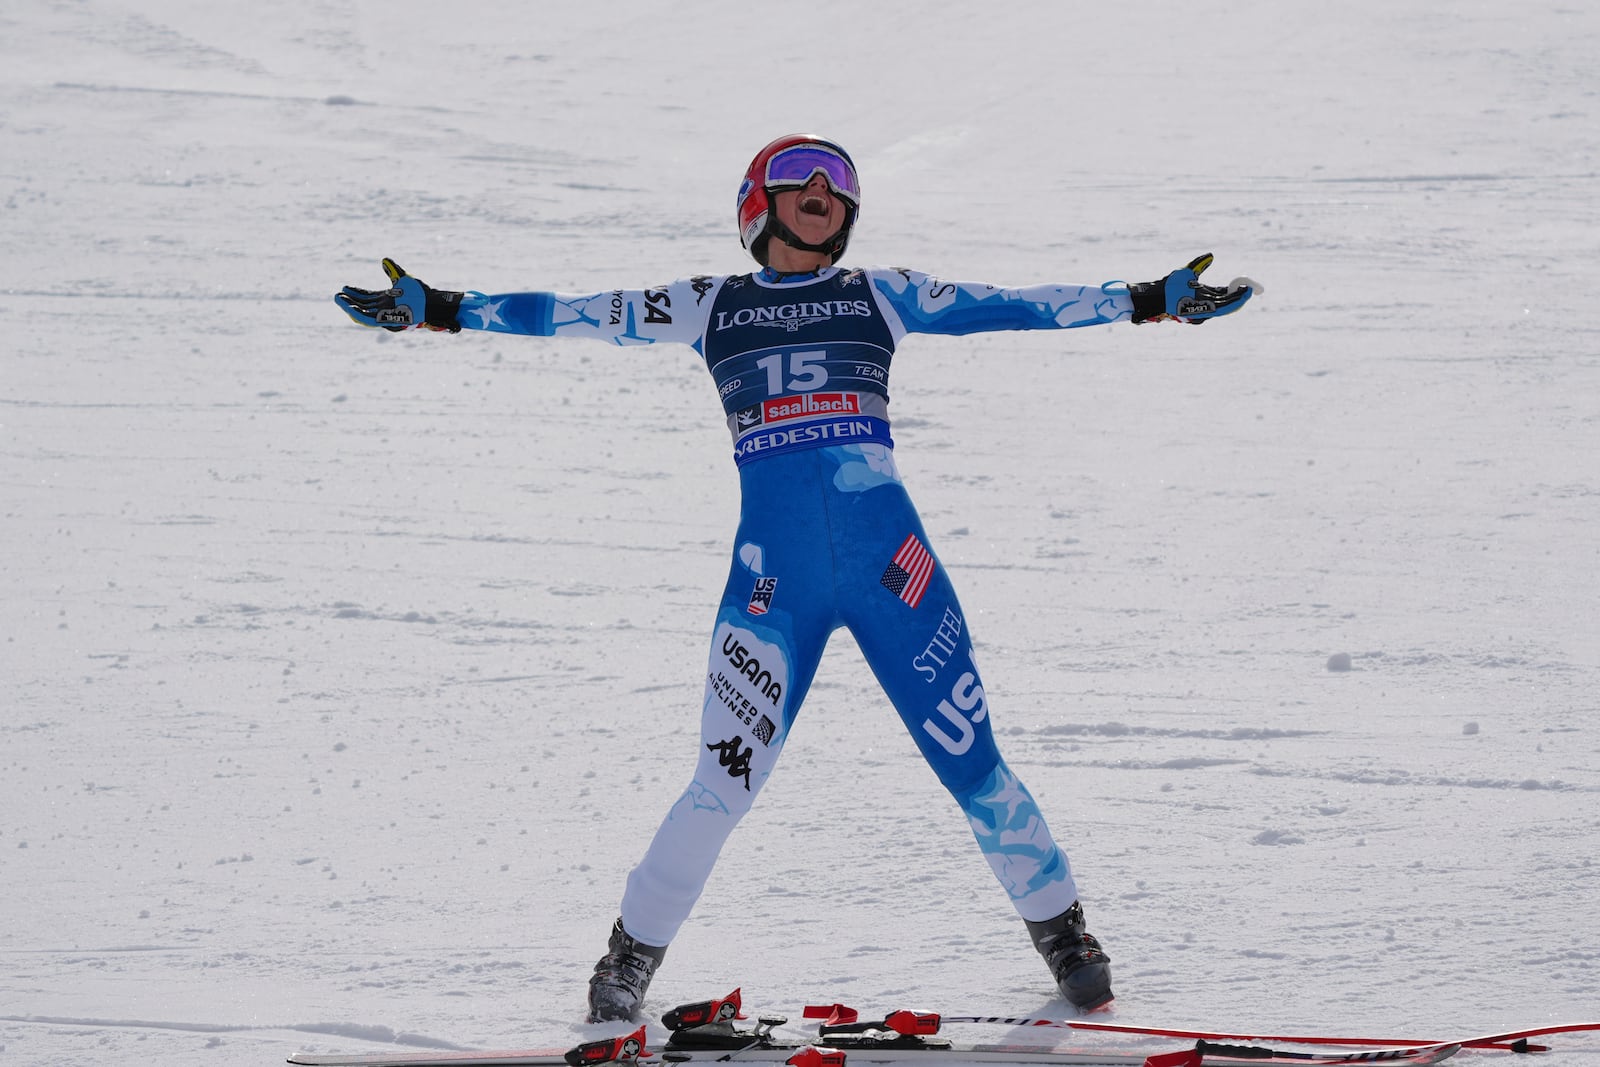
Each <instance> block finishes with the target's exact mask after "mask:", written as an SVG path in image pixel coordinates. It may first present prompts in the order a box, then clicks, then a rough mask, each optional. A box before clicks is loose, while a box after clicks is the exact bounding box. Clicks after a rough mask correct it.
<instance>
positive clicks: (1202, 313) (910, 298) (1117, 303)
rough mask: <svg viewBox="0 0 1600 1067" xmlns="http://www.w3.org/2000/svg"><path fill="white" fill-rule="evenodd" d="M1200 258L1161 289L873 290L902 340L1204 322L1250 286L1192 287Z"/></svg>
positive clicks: (911, 274)
mask: <svg viewBox="0 0 1600 1067" xmlns="http://www.w3.org/2000/svg"><path fill="white" fill-rule="evenodd" d="M1210 263H1211V256H1210V255H1209V254H1208V255H1205V256H1201V257H1199V258H1198V259H1195V260H1193V261H1192V262H1190V264H1189V265H1188V266H1187V267H1184V268H1182V269H1180V270H1177V271H1173V272H1172V273H1171V274H1169V275H1167V276H1166V277H1165V278H1162V279H1161V280H1160V281H1155V282H1147V283H1142V284H1137V285H1129V284H1127V283H1125V282H1106V283H1104V284H1102V285H1028V286H1018V287H1012V288H1004V287H1001V286H996V285H988V284H985V283H982V282H949V281H944V280H943V279H940V278H934V277H931V276H929V275H927V274H923V273H921V272H919V271H912V270H903V269H897V270H873V271H871V272H870V274H871V277H872V283H873V288H874V290H875V291H876V292H877V294H878V296H879V298H880V300H881V301H882V302H883V303H885V304H886V305H887V306H888V307H889V309H890V310H892V311H893V312H894V315H895V317H897V318H898V319H899V324H900V326H901V327H902V330H903V332H905V333H937V334H950V335H960V334H969V333H981V332H986V331H990V330H1059V329H1070V328H1073V327H1076V326H1098V325H1104V324H1107V323H1113V322H1122V321H1124V320H1127V321H1132V322H1136V323H1138V322H1158V321H1161V320H1163V319H1176V320H1180V321H1184V322H1204V321H1205V320H1206V319H1209V318H1214V317H1216V316H1217V315H1226V314H1228V313H1230V312H1233V311H1237V310H1238V309H1239V308H1240V307H1241V306H1242V305H1243V304H1244V302H1245V301H1246V300H1248V299H1249V298H1250V296H1251V293H1252V292H1253V291H1254V287H1255V283H1253V282H1251V281H1250V280H1249V279H1247V278H1238V279H1235V280H1234V281H1233V282H1232V283H1230V285H1229V286H1228V287H1227V288H1226V289H1221V288H1215V287H1212V286H1205V285H1201V284H1200V283H1199V280H1198V278H1199V273H1200V272H1201V271H1203V270H1205V268H1206V267H1207V266H1209V265H1210Z"/></svg>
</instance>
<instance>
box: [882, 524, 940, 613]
mask: <svg viewBox="0 0 1600 1067" xmlns="http://www.w3.org/2000/svg"><path fill="white" fill-rule="evenodd" d="M933 566H934V562H933V553H931V552H929V551H928V550H927V548H926V547H925V546H924V545H923V543H922V542H921V541H919V540H917V535H916V534H909V535H907V537H906V539H905V541H903V542H902V543H901V545H900V550H899V551H898V552H896V553H895V554H894V559H892V560H890V561H889V566H888V567H886V568H885V569H884V572H883V577H882V578H880V579H878V581H879V582H880V583H882V585H883V587H884V588H885V589H887V590H889V592H891V593H893V594H894V595H895V596H897V597H899V598H900V599H901V600H903V601H905V602H906V603H907V604H908V605H910V606H911V607H916V606H917V605H918V604H920V603H922V594H923V593H926V592H927V591H928V581H929V579H931V578H932V577H933Z"/></svg>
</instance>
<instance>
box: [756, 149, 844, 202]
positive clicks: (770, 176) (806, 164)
mask: <svg viewBox="0 0 1600 1067" xmlns="http://www.w3.org/2000/svg"><path fill="white" fill-rule="evenodd" d="M819 170H820V171H821V172H822V176H823V177H824V178H826V179H828V185H829V187H830V188H832V189H833V191H834V192H835V193H837V194H839V195H840V196H842V197H844V198H845V199H846V200H848V201H850V203H851V204H854V205H857V206H859V205H860V203H861V186H860V184H859V183H858V182H857V181H856V172H855V169H854V168H853V167H851V166H850V164H849V162H848V161H846V160H845V158H844V157H843V156H841V155H839V153H837V152H834V151H830V150H829V149H826V148H823V147H822V146H821V145H815V144H798V145H795V146H794V147H793V148H785V149H784V150H783V151H781V152H779V153H777V154H776V155H774V156H773V157H772V158H771V159H769V160H767V186H768V187H769V188H771V187H776V188H779V189H782V188H786V187H793V186H797V185H804V184H805V183H806V182H808V181H810V180H811V176H812V175H813V174H815V173H816V172H817V171H819Z"/></svg>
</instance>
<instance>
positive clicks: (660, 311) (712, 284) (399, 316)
mask: <svg viewBox="0 0 1600 1067" xmlns="http://www.w3.org/2000/svg"><path fill="white" fill-rule="evenodd" d="M383 267H384V271H385V272H386V273H387V274H388V275H389V280H390V281H391V282H392V283H393V287H392V288H390V289H388V290H369V289H357V288H355V287H353V286H345V288H344V290H343V291H341V292H340V293H338V294H337V295H335V296H334V298H333V299H334V301H335V303H337V304H338V305H339V307H340V308H342V309H343V310H344V312H345V314H347V315H349V316H350V317H351V318H352V319H354V320H355V321H356V322H358V323H360V324H362V325H363V326H381V327H383V328H384V329H388V330H405V329H411V328H414V327H423V328H426V329H431V330H447V331H449V332H451V333H456V332H459V331H460V330H463V329H466V330H489V331H492V332H494V333H516V334H527V335H532V336H536V337H588V338H591V339H593V340H597V341H609V342H610V343H612V344H615V345H643V344H652V343H654V342H657V341H678V342H682V343H684V344H695V343H696V342H697V341H699V339H700V337H701V335H702V334H703V332H704V329H705V322H706V315H707V313H708V309H709V308H710V306H711V305H710V302H709V301H708V300H707V299H706V297H707V296H708V295H710V294H711V293H713V292H714V291H715V289H716V287H717V285H718V284H720V282H721V279H720V278H708V277H704V276H700V277H695V278H688V279H684V280H682V281H677V282H673V283H671V284H670V285H663V286H659V287H657V288H653V289H614V290H611V291H609V292H602V293H588V294H581V295H580V294H573V293H546V292H528V293H500V294H496V295H492V296H490V295H485V294H483V293H477V292H464V293H456V292H447V291H444V290H439V289H432V288H430V287H428V286H427V285H424V284H423V283H422V282H420V281H418V280H417V279H416V278H413V277H411V276H410V275H408V274H406V272H405V271H403V270H401V269H400V268H399V267H398V266H396V265H395V264H394V261H393V260H388V259H386V260H384V261H383Z"/></svg>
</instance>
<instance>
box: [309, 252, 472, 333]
mask: <svg viewBox="0 0 1600 1067" xmlns="http://www.w3.org/2000/svg"><path fill="white" fill-rule="evenodd" d="M383 271H384V273H385V274H387V275H388V276H389V281H390V283H392V286H393V287H392V288H389V289H357V288H356V287H355V286H353V285H347V286H345V287H344V288H343V289H342V290H340V291H339V292H337V293H335V294H334V297H333V302H334V303H335V304H338V305H339V306H340V307H341V308H343V309H344V313H345V314H346V315H349V316H350V317H351V318H352V319H355V320H356V321H357V322H359V323H360V324H361V325H363V326H382V327H383V328H384V329H385V330H409V329H411V328H413V327H418V326H420V327H422V328H424V329H428V330H443V331H445V332H448V333H460V332H461V323H459V322H457V321H456V316H457V315H458V314H459V313H460V311H461V297H462V294H461V293H450V292H445V291H444V290H442V289H430V288H428V287H427V286H426V285H423V284H422V283H421V282H419V281H418V280H417V279H415V278H413V277H412V276H411V275H409V274H407V273H406V272H405V271H403V270H401V269H400V265H399V264H398V263H396V262H395V261H394V260H392V259H385V260H384V261H383Z"/></svg>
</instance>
